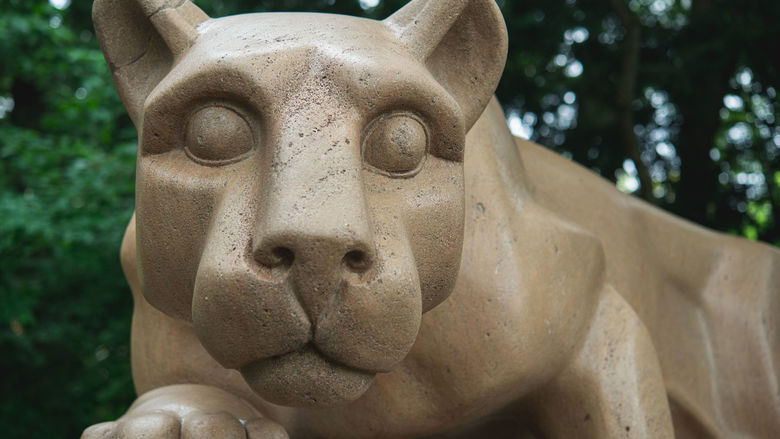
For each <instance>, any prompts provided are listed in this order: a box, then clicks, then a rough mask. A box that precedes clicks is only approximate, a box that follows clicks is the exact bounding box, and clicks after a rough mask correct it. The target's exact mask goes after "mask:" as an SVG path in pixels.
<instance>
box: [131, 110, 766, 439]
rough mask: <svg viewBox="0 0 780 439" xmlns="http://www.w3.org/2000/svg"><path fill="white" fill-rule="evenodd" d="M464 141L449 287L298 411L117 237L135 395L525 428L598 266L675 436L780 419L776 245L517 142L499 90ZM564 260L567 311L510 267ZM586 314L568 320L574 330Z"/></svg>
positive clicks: (345, 433)
mask: <svg viewBox="0 0 780 439" xmlns="http://www.w3.org/2000/svg"><path fill="white" fill-rule="evenodd" d="M485 139H488V141H487V142H485ZM468 140H469V145H468V146H467V151H469V152H468V153H467V156H466V160H465V161H466V163H467V165H466V178H465V180H466V182H467V183H466V200H467V201H466V205H467V214H466V223H465V241H464V250H463V258H462V262H461V272H460V275H459V278H458V281H457V283H456V287H455V290H454V292H453V294H452V295H451V296H450V298H449V299H448V300H447V301H445V302H444V303H443V304H441V305H440V306H439V307H437V308H435V309H434V310H432V311H431V312H429V313H427V314H426V315H425V316H424V318H423V325H422V328H421V330H420V335H419V336H418V339H417V342H416V343H415V347H414V348H413V350H412V352H411V353H410V355H409V356H408V357H407V359H406V360H404V362H403V363H402V365H401V366H400V367H399V368H397V369H396V370H395V371H393V372H391V373H389V374H386V375H382V376H380V377H379V378H378V381H377V383H376V384H375V385H374V387H372V389H371V390H370V391H369V392H368V393H367V394H366V396H364V397H363V398H362V399H361V400H360V401H359V403H358V404H355V405H352V406H348V407H347V408H345V409H336V410H327V411H323V410H295V409H287V408H282V407H278V406H274V405H271V404H268V403H267V402H265V401H262V400H260V399H259V398H257V396H256V395H254V394H253V393H252V392H251V390H250V389H249V388H248V387H247V386H246V384H245V383H244V382H243V380H242V379H241V377H240V376H239V375H238V374H237V373H236V372H231V371H229V370H226V369H223V368H222V367H221V366H219V365H218V364H217V363H216V362H214V360H212V359H211V358H209V356H208V354H207V353H206V352H205V351H204V350H203V348H202V347H201V346H200V344H199V343H198V341H197V338H196V337H195V335H194V333H193V332H192V329H191V328H190V327H189V325H186V324H183V323H181V322H178V321H176V320H174V319H171V318H169V317H167V316H165V315H164V314H162V313H160V312H159V311H157V310H155V309H153V308H152V307H151V306H150V305H148V303H146V301H145V300H144V298H143V296H141V295H140V292H138V291H137V289H138V288H137V282H135V281H134V277H135V273H136V267H135V256H134V254H135V249H134V239H127V240H126V241H125V244H124V247H123V255H124V257H123V261H124V265H125V269H126V272H127V273H128V276H129V280H130V283H131V285H134V291H135V292H136V294H135V297H136V302H137V304H136V314H135V323H134V338H133V359H134V363H133V367H134V372H135V376H136V384H137V386H138V390H139V393H143V392H146V391H149V390H152V389H154V388H158V387H162V386H166V385H171V384H183V383H201V384H210V385H214V386H218V387H222V388H227V389H230V390H231V391H233V392H235V393H236V394H238V395H241V396H242V397H244V398H245V399H247V400H250V401H252V402H253V403H254V404H255V405H257V406H258V407H262V410H263V411H264V412H265V413H266V414H267V415H269V416H272V417H273V418H274V419H276V420H278V421H280V422H281V423H282V424H283V425H284V426H285V427H286V428H288V430H289V431H290V432H291V433H292V432H299V434H300V435H302V437H309V436H313V437H317V436H320V435H323V436H329V437H339V438H346V437H369V436H379V437H412V436H419V435H423V434H427V433H431V432H436V431H438V432H441V430H442V429H444V430H445V431H447V430H452V431H454V433H451V434H453V435H456V436H457V435H458V434H459V433H457V432H458V431H460V430H461V429H462V428H464V427H463V426H464V425H466V426H470V425H471V426H473V427H469V428H473V429H475V430H470V429H466V430H464V431H465V432H464V433H463V434H464V435H465V437H469V435H474V434H477V433H475V431H477V432H481V434H487V433H486V431H489V432H491V433H490V434H494V435H499V434H501V435H506V437H524V436H522V435H523V434H527V433H526V430H525V428H524V427H523V425H524V421H525V420H526V419H528V416H529V415H528V414H527V413H528V412H529V409H527V408H526V405H525V404H523V403H521V402H520V401H522V400H523V397H526V396H527V395H528V394H530V393H532V392H533V391H535V390H538V389H539V388H542V387H543V384H545V383H546V382H548V381H550V380H551V379H552V378H553V375H554V374H555V373H557V372H558V370H559V369H560V368H561V367H562V365H560V364H557V363H561V362H564V361H568V360H569V358H570V352H568V350H569V349H574V348H575V346H576V347H578V346H579V343H580V342H581V339H582V336H583V335H582V334H574V335H572V334H570V333H569V334H565V335H562V334H561V333H560V332H559V331H560V327H561V326H565V325H561V322H564V321H565V322H568V321H569V319H571V318H572V315H576V314H577V313H576V312H572V309H573V308H577V309H579V311H580V313H581V314H583V315H584V317H583V320H588V319H590V318H592V316H593V312H592V308H593V307H595V303H594V302H595V300H596V297H597V295H598V294H597V291H596V290H597V289H598V288H597V287H596V286H597V285H599V277H600V276H602V275H605V276H606V280H607V282H608V283H610V284H612V285H613V286H614V287H615V289H616V290H617V291H618V292H620V294H621V295H622V296H623V297H624V298H625V299H626V301H627V302H628V303H630V304H631V306H632V308H633V309H634V310H635V311H636V313H637V314H638V315H639V317H640V318H641V319H642V322H643V323H644V325H645V326H646V327H647V328H648V329H649V332H650V335H651V337H652V339H653V342H654V347H655V351H656V352H657V353H658V357H659V360H660V364H661V367H662V370H663V374H664V381H665V386H666V389H667V391H668V392H669V398H670V402H671V407H672V414H673V415H674V421H675V429H676V434H677V437H679V438H701V437H709V436H710V435H711V436H712V437H723V438H727V437H756V438H759V437H771V436H772V434H773V432H774V431H776V429H777V428H780V427H778V425H777V423H778V420H779V419H780V416H763V415H761V416H757V412H759V413H760V412H762V411H764V410H766V409H770V410H766V411H767V412H770V413H771V412H772V410H773V413H775V414H777V413H780V412H778V410H780V408H779V406H778V402H777V398H778V393H777V387H776V383H777V369H776V368H775V366H774V365H775V364H776V362H777V361H778V348H777V346H778V341H777V339H776V337H777V331H776V330H774V328H775V327H776V326H775V325H776V323H775V322H776V319H777V316H780V310H778V292H777V285H778V279H777V273H778V272H780V266H779V264H780V255H778V252H777V251H776V250H774V249H772V248H770V247H767V246H765V245H761V244H755V243H751V242H748V241H745V240H742V239H738V238H733V237H730V236H725V235H721V234H716V233H713V232H710V231H707V230H705V229H702V228H700V227H698V226H695V225H692V224H690V223H687V222H684V221H682V220H680V219H678V218H675V217H673V216H670V215H668V214H666V213H664V212H662V211H660V210H658V209H656V208H653V207H650V206H648V205H646V204H645V203H643V202H641V201H638V200H636V199H634V198H632V197H629V196H626V195H624V194H621V193H620V192H618V191H617V190H616V189H615V188H614V186H613V185H612V184H610V183H609V182H607V181H605V180H603V179H601V178H600V177H598V176H595V175H593V174H592V173H591V172H589V171H587V170H585V169H584V168H581V167H580V166H578V165H576V164H574V163H572V162H570V161H568V160H566V159H564V158H561V157H560V156H558V155H556V154H554V153H552V152H549V151H547V150H545V149H543V148H541V147H539V146H538V145H534V144H532V143H529V142H525V141H522V140H517V144H516V145H515V139H513V138H512V137H511V135H510V134H509V133H508V130H506V125H505V122H504V119H503V113H502V112H501V110H500V108H499V107H498V105H497V104H494V105H492V106H490V107H489V108H488V110H487V111H486V112H485V114H484V116H483V118H482V119H481V120H480V121H479V122H478V123H477V125H476V126H475V128H474V129H473V130H472V133H470V136H469V138H468ZM131 226H133V225H132V224H131ZM129 234H130V235H131V236H132V234H134V231H133V230H132V229H129ZM601 246H603V249H604V254H605V265H603V266H602V265H601V264H600V263H599V261H598V260H599V255H598V253H599V247H601ZM567 247H568V248H567ZM588 248H590V250H586V249H588ZM594 260H595V261H596V262H593V261H594ZM602 269H603V270H604V273H601V270H602ZM556 272H557V274H556ZM567 273H576V274H569V276H573V277H575V278H576V279H577V280H582V279H586V280H587V279H590V280H591V281H592V284H591V285H590V288H576V285H575V284H569V285H567V288H565V289H564V290H563V291H560V293H561V294H564V295H565V294H570V295H572V296H573V297H571V298H570V299H569V300H568V301H567V302H566V303H567V305H568V306H569V308H567V309H566V312H567V313H568V314H562V313H556V310H545V306H544V305H543V304H542V302H544V301H545V300H547V301H550V302H553V303H561V301H560V300H555V301H551V300H549V299H550V297H549V296H547V297H545V294H548V293H549V292H548V291H543V292H540V291H527V292H526V291H522V290H518V289H517V285H520V284H522V282H521V281H519V280H518V277H533V276H541V277H544V278H549V279H551V282H555V278H556V276H561V277H566V276H567ZM773 276H774V277H773ZM729 281H730V282H732V284H731V285H728V284H725V282H729ZM561 282H563V283H565V282H566V281H565V280H563V281H561ZM588 296H590V298H588ZM518 298H520V299H521V300H518ZM545 312H548V314H544V315H540V313H545ZM540 323H541V324H542V325H540ZM587 326H589V323H583V324H582V325H575V326H574V327H575V328H577V329H578V330H579V331H582V332H583V333H584V331H583V328H585V327H587ZM565 343H568V344H570V345H571V346H565ZM549 344H558V345H561V351H562V352H557V353H554V354H550V358H546V359H543V358H539V357H538V356H537V354H538V353H539V352H540V351H542V352H544V351H545V350H544V349H542V348H541V347H540V346H544V345H549ZM751 359H754V360H751ZM741 398H744V399H741ZM407 408H411V410H407ZM579 410H580V411H581V412H582V413H581V416H582V421H583V424H586V423H587V422H592V421H591V419H593V420H594V421H595V419H594V418H596V416H597V414H595V413H590V412H588V409H587V407H586V406H585V405H583V406H582V407H580V408H579ZM578 414H580V413H578ZM586 417H588V420H587V422H586ZM483 423H484V424H483ZM485 429H489V430H485ZM293 437H295V436H294V435H293ZM471 437H473V436H471ZM493 437H499V436H493Z"/></svg>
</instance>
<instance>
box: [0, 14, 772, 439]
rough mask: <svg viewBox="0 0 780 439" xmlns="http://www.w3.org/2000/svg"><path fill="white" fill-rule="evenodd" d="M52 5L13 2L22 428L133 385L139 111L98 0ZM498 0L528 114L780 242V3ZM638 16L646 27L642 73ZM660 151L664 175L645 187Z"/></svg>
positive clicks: (707, 211)
mask: <svg viewBox="0 0 780 439" xmlns="http://www.w3.org/2000/svg"><path fill="white" fill-rule="evenodd" d="M196 2H197V3H198V5H200V6H201V7H202V8H204V10H205V11H206V12H208V13H209V14H210V15H212V16H222V15H227V14H231V13H237V12H249V11H271V10H274V11H279V10H307V11H319V12H331V13H346V14H353V15H365V16H369V17H372V18H384V17H386V16H387V15H389V14H390V13H391V12H392V11H394V10H395V9H397V8H398V7H400V6H401V5H403V4H404V3H405V0H382V1H379V2H378V3H376V6H375V7H370V8H367V9H363V7H361V3H360V2H359V1H358V0H335V1H333V0H330V1H329V0H253V1H249V0H210V1H206V0H203V1H200V0H196ZM368 3H369V2H364V3H363V6H364V7H365V6H366V4H368ZM52 4H58V5H60V6H63V9H57V8H55V7H53V6H52V5H51V4H50V3H49V2H47V1H45V0H3V1H2V2H1V3H0V36H2V38H0V57H2V58H0V59H2V61H1V62H0V266H2V270H0V351H2V352H3V355H2V358H0V366H1V367H2V369H1V370H2V371H3V380H2V384H1V385H0V386H2V394H3V395H4V398H3V399H2V401H0V426H2V429H3V435H4V437H11V438H13V437H20V438H21V437H31V436H34V437H48V438H66V437H67V438H71V437H78V435H79V434H80V431H81V429H83V428H84V427H85V426H87V425H90V424H92V423H95V422H98V421H101V420H109V419H113V418H115V417H117V416H118V415H119V414H121V413H122V412H123V411H124V410H125V408H126V407H127V405H128V404H129V403H130V401H131V400H132V399H133V397H134V392H133V388H132V382H131V378H130V370H129V364H130V362H129V327H130V314H131V309H132V300H131V297H130V293H129V290H128V288H127V286H126V283H125V281H124V277H123V275H122V273H121V268H120V266H119V258H118V250H119V245H120V241H121V237H122V233H123V230H124V227H125V225H126V223H127V221H128V219H129V218H130V216H131V214H132V210H133V180H134V176H133V173H134V162H135V149H136V146H135V142H136V139H135V137H136V134H135V129H134V127H133V126H132V123H131V122H130V120H129V118H128V117H127V116H126V114H125V111H124V109H123V108H122V105H121V103H120V101H119V99H118V97H117V95H116V92H115V90H114V88H113V84H112V81H111V75H110V73H109V71H108V68H107V66H106V65H105V62H104V61H103V57H102V54H101V53H100V50H99V47H98V44H97V41H96V39H95V36H94V32H93V30H92V23H91V18H90V9H91V0H72V3H67V1H66V0H61V1H59V2H58V1H54V0H52ZM499 4H500V5H501V7H502V10H503V12H504V15H505V17H506V21H507V24H508V28H509V31H510V57H509V60H508V63H507V69H506V73H505V76H504V79H503V81H502V83H501V85H500V87H499V90H498V95H499V98H500V100H501V101H502V102H503V103H504V104H505V105H507V110H508V113H509V115H510V121H512V122H513V124H514V125H513V127H514V128H516V129H518V128H520V131H519V132H521V133H524V134H525V135H527V136H528V137H530V138H531V139H533V140H535V141H538V142H540V143H543V144H545V145H547V146H549V147H551V148H553V149H556V150H558V151H559V152H561V153H563V154H565V155H567V156H568V157H571V158H573V159H575V160H577V161H579V162H581V163H583V164H584V165H585V166H587V167H589V168H591V169H593V170H594V171H596V172H600V173H601V174H602V175H604V176H605V177H607V178H610V179H613V180H620V181H621V182H622V183H621V187H622V188H623V189H624V190H626V191H628V192H636V193H637V194H642V195H643V196H645V198H646V199H648V201H650V202H653V203H656V204H658V205H659V206H661V207H666V208H670V209H672V210H673V211H675V212H677V213H678V214H681V215H683V216H685V217H687V218H690V219H693V220H696V221H699V222H701V223H703V224H705V225H707V226H710V227H714V228H716V229H719V230H724V231H733V232H738V233H740V234H742V235H744V236H746V237H748V238H750V239H763V240H766V241H769V242H774V243H775V244H780V235H779V233H780V232H779V231H778V229H779V228H778V221H780V170H778V169H780V163H778V161H779V160H780V149H779V148H780V129H779V128H778V127H777V125H776V115H777V113H778V111H777V110H778V100H777V97H776V90H777V87H778V65H777V62H778V59H779V58H777V57H772V56H771V53H774V52H775V51H776V49H775V48H774V47H773V45H774V44H775V43H776V42H777V41H779V40H780V37H779V36H778V29H780V27H778V26H777V25H776V23H778V22H779V21H780V13H778V11H779V9H780V3H778V2H775V1H772V0H745V1H742V2H733V1H727V0H689V1H684V0H679V1H678V0H652V1H651V0H630V1H622V0H621V1H618V2H616V1H595V0H559V1H552V2H551V1H548V0H499ZM621 4H622V5H623V6H624V7H625V8H626V11H627V12H628V15H625V16H624V17H623V18H626V17H627V21H626V20H624V19H621V15H620V13H619V11H620V8H617V6H619V5H621ZM616 5H617V6H616ZM629 27H633V28H635V29H638V31H639V33H638V39H637V41H638V45H637V46H636V47H637V50H638V51H639V57H638V60H637V62H636V65H634V66H633V67H635V68H636V74H635V75H634V76H635V77H633V80H631V79H632V76H631V75H630V73H631V67H632V66H631V65H630V63H629V64H628V65H627V64H626V63H625V60H626V59H628V58H629V57H628V55H630V50H631V48H632V46H631V44H629V43H630V42H631V41H632V40H631V38H630V35H632V34H631V33H630V32H628V28H629ZM627 73H629V74H627ZM623 86H627V88H626V90H629V92H630V93H629V96H628V101H626V102H623V104H621V103H620V102H619V101H620V100H619V93H618V92H619V90H621V89H622V88H623ZM632 90H633V91H632ZM626 116H629V118H628V119H625V118H626ZM621 120H630V121H633V124H634V126H633V134H634V135H635V136H636V140H638V149H636V150H631V149H630V148H628V147H627V145H629V144H630V142H628V141H627V137H626V133H625V132H621V130H620V128H619V127H620V121H621ZM630 131H631V130H629V132H630ZM627 159H630V160H631V162H629V163H627ZM631 163H633V165H634V167H633V168H632V166H631ZM643 170H644V171H646V175H645V179H644V183H649V185H650V186H652V187H651V188H650V189H651V190H650V191H645V192H643V191H641V190H640V186H637V182H640V183H641V182H642V178H640V177H642V172H641V171H643ZM41 419H45V422H40V421H41Z"/></svg>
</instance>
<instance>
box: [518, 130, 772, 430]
mask: <svg viewBox="0 0 780 439" xmlns="http://www.w3.org/2000/svg"><path fill="white" fill-rule="evenodd" d="M518 146H519V150H520V152H521V156H522V159H523V162H524V163H525V164H526V169H528V174H527V177H526V178H527V184H528V188H527V190H528V191H529V193H530V194H531V197H533V199H534V201H535V202H538V203H539V204H541V205H543V206H544V207H545V208H547V209H549V210H551V211H552V212H554V213H556V214H558V215H560V216H561V217H563V218H565V219H566V220H569V221H571V222H573V223H575V224H577V225H578V226H580V227H583V228H585V229H586V230H589V231H591V232H592V233H594V234H595V235H596V236H598V237H599V238H600V240H601V242H602V244H603V246H604V250H605V253H606V261H607V281H608V282H610V283H611V284H612V285H614V286H615V287H616V289H617V290H618V291H619V292H620V293H621V295H623V296H624V297H625V298H626V300H627V301H628V302H629V303H630V304H631V306H632V307H634V309H635V311H636V312H637V314H638V315H639V316H640V317H641V319H642V320H643V322H644V324H645V325H646V326H647V328H648V330H649V331H650V333H651V336H652V338H653V342H654V344H655V348H656V350H657V352H658V355H659V359H660V362H661V366H662V369H663V373H664V379H665V381H666V385H667V390H668V392H669V396H670V401H671V405H672V410H673V414H674V416H675V427H676V428H677V429H678V436H679V437H701V436H702V434H704V435H707V433H705V432H709V435H714V436H721V435H725V436H728V437H734V436H739V435H748V436H751V437H770V436H771V435H773V434H775V432H776V431H777V430H778V428H780V389H779V388H778V381H780V375H779V374H780V369H778V368H779V367H780V329H778V328H780V252H778V251H777V250H776V249H774V248H772V247H770V246H768V245H765V244H759V243H754V242H750V241H747V240H745V239H740V238H736V237H732V236H728V235H724V234H720V233H716V232H712V231H710V230H707V229H705V228H702V227H700V226H697V225H694V224H692V223H689V222H687V221H685V220H682V219H680V218H677V217H675V216H672V215H670V214H668V213H666V212H663V211H661V210H660V209H657V208H655V207H653V206H650V205H648V204H646V203H644V202H642V201H639V200H637V199H635V198H633V197H629V196H626V195H624V194H622V193H620V192H618V191H617V190H616V189H615V188H614V186H613V185H612V184H611V183H609V182H607V181H606V180H604V179H601V178H599V177H598V176H596V175H594V174H592V173H591V172H589V171H588V170H586V169H584V168H582V167H580V166H578V165H576V164H574V163H572V162H569V161H567V160H565V159H563V158H561V157H559V156H557V155H555V154H554V153H552V152H550V151H547V150H544V149H543V148H541V147H539V146H538V145H534V144H531V143H530V142H523V141H518ZM531 163H532V164H533V166H530V165H529V164H531Z"/></svg>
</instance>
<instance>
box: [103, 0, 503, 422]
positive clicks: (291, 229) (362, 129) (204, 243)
mask: <svg viewBox="0 0 780 439" xmlns="http://www.w3.org/2000/svg"><path fill="white" fill-rule="evenodd" d="M103 5H104V7H102V8H97V9H96V11H95V21H96V27H97V29H98V34H99V35H100V37H101V43H102V45H103V49H104V52H105V53H106V57H107V59H108V60H109V63H110V64H111V66H112V70H113V73H114V78H115V81H116V84H117V88H118V89H119V92H120V95H121V96H122V98H123V100H124V102H125V105H126V106H127V108H128V111H129V113H130V115H131V117H132V118H133V120H134V122H135V123H136V126H137V127H138V128H139V139H140V146H139V158H138V173H137V198H136V202H137V234H138V238H137V247H138V260H139V267H140V276H141V284H142V290H143V293H144V296H145V297H146V299H147V300H148V301H149V302H150V303H151V304H152V305H154V306H155V307H156V308H158V309H160V310H161V311H163V312H165V313H166V314H168V315H170V316H172V317H175V318H178V319H182V320H186V321H190V322H192V324H193V327H194V329H195V332H196V334H197V336H198V338H199V339H200V341H201V343H202V344H203V346H204V347H205V348H206V350H207V351H208V352H209V353H210V354H211V355H212V356H213V357H214V358H215V359H216V360H217V361H218V362H219V363H220V364H222V365H223V366H224V367H226V368H232V369H237V370H239V371H240V372H241V374H242V375H243V377H244V379H245V380H246V381H247V383H248V384H249V385H250V386H251V387H252V389H253V390H254V391H255V392H257V393H258V394H259V395H260V396H262V397H264V398H266V399H268V400H270V401H272V402H275V403H278V404H284V405H293V406H324V405H333V404H338V403H343V402H348V401H352V400H355V399H356V398H358V397H359V396H360V395H362V394H363V392H365V390H366V389H367V388H368V387H369V386H370V384H371V383H372V380H373V377H374V376H375V374H376V373H379V372H387V371H390V370H391V369H392V368H393V367H394V366H395V365H396V364H398V363H399V362H400V361H401V360H403V358H404V357H405V356H406V354H407V353H408V351H409V349H410V348H411V346H412V344H413V343H414V341H415V338H416V336H417V332H418V329H419V326H420V320H421V316H422V314H423V313H424V312H425V311H427V310H429V309H431V308H433V307H434V306H436V305H437V304H438V303H440V302H441V301H442V300H444V299H446V298H447V296H448V295H449V294H450V292H451V290H452V288H453V284H454V282H455V279H456V276H457V273H458V268H459V263H460V254H461V245H462V241H463V237H462V233H463V217H464V213H463V205H464V200H463V197H464V195H463V194H464V182H463V163H462V159H463V147H464V143H465V135H466V132H467V131H468V129H469V128H470V127H471V126H472V125H473V123H474V122H475V121H476V119H477V118H478V117H479V115H480V113H481V112H482V110H483V108H484V107H485V105H486V104H487V102H488V101H489V99H490V97H491V95H492V92H493V90H494V88H495V86H496V84H497V81H498V78H499V77H500V74H501V70H502V68H503V64H504V59H505V54H506V37H505V30H504V25H503V21H502V18H501V15H500V13H499V11H498V8H497V7H496V5H495V3H494V2H493V1H492V0H473V1H468V0H448V1H442V0H414V1H412V2H411V3H409V4H408V5H407V6H406V7H404V8H403V9H401V10H400V11H398V12H397V13H396V14H394V15H393V16H391V17H390V18H389V19H387V20H385V21H372V20H366V19H359V18H352V17H344V16H331V15H320V14H251V15H241V16H233V17H226V18H220V19H213V20H212V19H208V17H206V16H205V15H204V14H203V13H202V12H201V11H200V10H199V9H197V8H196V7H195V6H194V5H193V4H191V3H189V2H184V3H181V2H179V1H173V0H172V1H168V2H166V1H162V0H160V1H151V0H110V1H104V2H103Z"/></svg>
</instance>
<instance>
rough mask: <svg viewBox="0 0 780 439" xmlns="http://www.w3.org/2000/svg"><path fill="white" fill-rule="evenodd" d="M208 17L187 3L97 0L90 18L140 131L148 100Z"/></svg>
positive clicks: (184, 1) (173, 1) (179, 1)
mask: <svg viewBox="0 0 780 439" xmlns="http://www.w3.org/2000/svg"><path fill="white" fill-rule="evenodd" d="M208 18H209V17H208V16H207V15H206V14H205V13H204V12H203V11H201V10H200V9H199V8H198V7H197V6H195V5H194V4H193V3H192V2H190V1H188V0H95V3H94V4H93V6H92V19H93V21H94V23H95V31H96V33H97V36H98V40H99V41H100V47H101V48H102V49H103V54H104V55H105V57H106V61H108V65H109V67H110V68H111V73H112V74H113V76H114V84H115V85H116V89H117V91H118V92H119V96H120V97H121V98H122V102H123V103H124V104H125V108H127V112H128V114H130V118H131V119H133V122H134V123H135V124H136V127H138V128H139V129H140V122H141V116H142V112H143V105H144V101H146V97H147V96H149V93H150V92H151V91H152V89H153V88H154V87H155V86H156V85H157V84H158V83H159V82H160V80H162V78H163V77H164V76H165V75H166V74H168V71H169V70H170V69H171V67H172V66H173V64H174V63H175V61H176V59H178V58H179V57H180V56H181V55H182V54H183V53H184V52H186V50H187V49H188V48H189V47H190V45H191V44H192V43H193V42H194V41H195V38H197V36H198V31H197V26H198V25H199V24H200V23H203V22H204V21H206V20H208Z"/></svg>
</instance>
